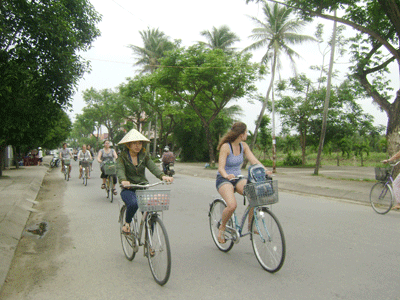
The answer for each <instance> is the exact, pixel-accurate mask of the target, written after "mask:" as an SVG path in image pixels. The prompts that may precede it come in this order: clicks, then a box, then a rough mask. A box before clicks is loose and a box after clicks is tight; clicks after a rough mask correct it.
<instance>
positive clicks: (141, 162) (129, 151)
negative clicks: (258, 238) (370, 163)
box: [60, 122, 400, 243]
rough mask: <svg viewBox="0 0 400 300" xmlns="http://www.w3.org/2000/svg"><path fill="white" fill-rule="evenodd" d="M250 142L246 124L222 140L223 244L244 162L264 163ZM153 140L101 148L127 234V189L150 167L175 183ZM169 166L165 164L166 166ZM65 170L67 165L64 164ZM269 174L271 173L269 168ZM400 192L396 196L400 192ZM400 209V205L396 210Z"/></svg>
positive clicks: (131, 210)
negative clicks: (154, 154)
mask: <svg viewBox="0 0 400 300" xmlns="http://www.w3.org/2000/svg"><path fill="white" fill-rule="evenodd" d="M246 139H247V126H246V124H244V123H242V122H236V123H234V124H233V126H232V127H231V129H230V130H229V131H228V132H227V133H226V134H225V135H224V136H223V137H222V139H221V140H220V143H219V145H218V150H219V152H220V153H219V160H218V166H219V167H218V172H217V178H216V188H217V190H218V192H219V193H220V194H221V196H222V198H223V199H224V200H225V201H226V203H227V207H226V208H225V209H224V211H223V213H222V222H221V225H220V227H219V234H218V240H219V242H220V243H224V242H225V235H224V233H225V228H226V223H227V221H228V220H229V219H230V217H231V216H232V214H233V212H234V211H235V209H236V207H237V201H236V199H235V196H234V193H235V192H237V193H239V194H241V195H242V194H243V187H244V185H245V184H246V181H245V180H243V179H235V178H237V176H238V175H240V174H241V170H240V167H241V165H242V163H243V160H244V157H246V158H247V159H248V160H249V161H250V163H251V164H261V163H260V162H259V161H258V159H257V158H256V157H255V156H254V154H253V153H252V151H251V150H250V147H249V146H248V145H247V143H246V142H245V141H246ZM149 142H150V140H149V139H147V138H146V137H145V136H144V135H143V134H141V133H140V132H139V131H137V130H136V129H132V130H130V131H129V132H128V133H127V134H126V135H125V136H124V137H123V139H122V140H121V141H120V142H119V143H118V144H119V145H124V146H125V147H124V149H123V151H122V152H121V154H120V156H118V154H117V153H116V151H115V150H114V149H112V148H110V146H111V144H110V142H109V141H105V142H104V148H103V149H101V150H100V151H99V153H98V155H97V161H98V162H99V163H100V166H101V168H102V166H103V165H104V163H105V162H106V161H116V166H117V174H116V175H115V176H114V177H113V180H114V184H116V183H117V177H118V181H119V183H120V184H121V186H122V191H121V198H122V200H123V201H124V202H125V204H126V205H127V214H126V220H125V221H126V224H125V226H124V228H123V230H124V231H126V232H128V231H129V223H130V222H131V219H132V217H133V215H134V214H135V213H136V211H137V209H138V204H137V199H136V195H135V191H134V190H130V189H125V188H124V186H128V185H130V184H145V183H148V180H147V178H146V177H145V169H146V168H147V169H148V170H149V171H150V172H151V173H152V174H154V175H155V176H156V177H157V178H159V179H161V180H164V181H167V182H172V181H173V178H172V177H169V176H167V175H166V174H165V173H164V172H163V171H164V170H165V169H164V168H163V169H164V170H163V171H162V170H160V168H158V167H157V166H156V165H155V163H154V162H153V160H152V159H151V157H150V155H149V153H148V152H146V148H145V147H144V145H145V144H146V143H149ZM164 152H169V149H167V148H165V149H164ZM165 154H167V155H165V157H169V156H170V153H165ZM68 156H69V157H72V153H71V152H70V151H69V150H68V149H67V144H65V143H64V144H63V149H62V150H61V151H60V158H61V160H62V161H63V159H66V158H68ZM92 157H93V155H92V154H91V153H90V150H89V151H88V150H87V149H86V146H85V145H83V146H82V149H81V150H80V151H79V154H78V159H79V160H80V161H81V160H83V159H86V158H88V159H92ZM398 158H400V152H399V153H397V154H395V155H394V156H393V157H391V158H390V159H388V160H386V161H384V162H390V161H392V160H394V159H398ZM164 165H165V164H163V166H164ZM62 166H63V168H64V162H63V163H62ZM265 170H266V172H267V173H271V172H269V171H268V170H267V168H265ZM81 175H82V167H81V166H80V175H79V177H81ZM101 178H102V179H103V183H102V185H101V188H102V189H104V188H105V180H106V175H105V174H104V170H103V169H102V174H101ZM399 182H400V178H398V180H397V181H396V182H395V183H396V184H395V185H396V187H397V185H400V184H399ZM397 190H400V189H396V192H397V193H396V194H398V193H399V192H398V191H397ZM113 193H114V194H115V195H116V194H117V191H116V190H115V189H114V190H113ZM396 196H398V197H396V198H397V199H396V200H400V195H396ZM395 208H396V209H397V208H400V203H399V202H398V203H397V205H396V207H395Z"/></svg>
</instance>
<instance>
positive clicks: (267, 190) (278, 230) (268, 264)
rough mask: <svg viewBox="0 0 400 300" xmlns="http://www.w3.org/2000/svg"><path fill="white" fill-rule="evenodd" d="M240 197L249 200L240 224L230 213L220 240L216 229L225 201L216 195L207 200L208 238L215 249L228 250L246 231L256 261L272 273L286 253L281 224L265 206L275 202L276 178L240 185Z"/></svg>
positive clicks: (282, 260)
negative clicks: (242, 190)
mask: <svg viewBox="0 0 400 300" xmlns="http://www.w3.org/2000/svg"><path fill="white" fill-rule="evenodd" d="M236 179H239V178H236ZM244 198H245V199H244V202H246V199H248V200H249V205H248V206H247V207H246V210H245V212H244V213H243V217H242V220H241V222H240V224H239V223H238V219H237V217H236V213H233V215H232V217H231V218H230V219H229V220H228V222H227V224H226V229H225V240H226V243H224V244H221V243H220V242H219V241H218V230H219V227H220V225H221V222H222V212H223V210H224V209H225V207H226V206H227V205H226V202H225V200H224V199H221V198H217V199H215V200H214V201H213V202H211V203H210V211H209V213H208V217H209V223H210V230H211V236H212V239H213V240H214V243H215V245H216V246H217V247H218V249H219V250H221V251H223V252H228V251H229V250H231V249H232V247H233V245H234V244H235V243H239V241H240V238H241V237H244V236H247V235H250V240H251V243H252V246H253V251H254V255H255V256H256V258H257V260H258V262H259V263H260V265H261V266H262V267H263V269H264V270H266V271H268V272H270V273H275V272H277V271H279V270H280V269H281V268H282V266H283V263H284V261H285V256H286V242H285V236H284V234H283V230H282V226H281V224H280V223H279V221H278V218H277V217H276V216H275V215H274V214H273V213H272V211H271V210H270V209H269V208H268V207H267V205H270V204H274V203H277V202H278V181H277V180H267V181H264V182H256V183H247V184H246V185H245V187H244ZM252 210H253V211H252ZM251 211H252V212H251ZM249 214H250V215H252V218H251V223H250V224H249V227H248V228H249V231H248V232H244V228H245V222H246V219H247V216H248V215H249Z"/></svg>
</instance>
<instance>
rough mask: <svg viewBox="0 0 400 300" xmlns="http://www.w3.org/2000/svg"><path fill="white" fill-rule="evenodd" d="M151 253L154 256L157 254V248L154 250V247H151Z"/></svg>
mask: <svg viewBox="0 0 400 300" xmlns="http://www.w3.org/2000/svg"><path fill="white" fill-rule="evenodd" d="M149 254H150V257H154V256H155V255H156V250H154V249H153V248H150V249H149Z"/></svg>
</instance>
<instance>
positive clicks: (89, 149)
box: [87, 145, 94, 171]
mask: <svg viewBox="0 0 400 300" xmlns="http://www.w3.org/2000/svg"><path fill="white" fill-rule="evenodd" d="M87 150H88V151H89V152H90V155H91V156H92V158H93V159H94V152H93V149H92V146H90V145H87ZM90 171H93V161H92V162H91V163H90Z"/></svg>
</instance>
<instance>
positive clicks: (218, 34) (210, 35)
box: [199, 25, 240, 52]
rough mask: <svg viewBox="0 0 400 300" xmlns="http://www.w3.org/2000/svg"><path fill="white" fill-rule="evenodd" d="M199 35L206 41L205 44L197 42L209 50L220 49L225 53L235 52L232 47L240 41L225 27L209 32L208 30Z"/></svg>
mask: <svg viewBox="0 0 400 300" xmlns="http://www.w3.org/2000/svg"><path fill="white" fill-rule="evenodd" d="M200 34H201V35H202V36H204V37H205V38H206V39H207V41H208V42H207V43H205V42H199V43H200V44H203V45H206V46H207V47H208V48H210V49H221V50H223V51H225V52H231V51H233V50H235V48H233V47H232V45H233V44H234V43H235V42H239V41H240V39H239V37H238V36H237V35H236V34H235V33H233V32H231V30H230V29H229V27H228V26H226V25H222V26H221V27H220V28H215V27H213V29H212V31H211V32H210V31H209V30H203V31H202V32H200Z"/></svg>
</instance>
